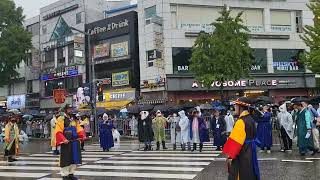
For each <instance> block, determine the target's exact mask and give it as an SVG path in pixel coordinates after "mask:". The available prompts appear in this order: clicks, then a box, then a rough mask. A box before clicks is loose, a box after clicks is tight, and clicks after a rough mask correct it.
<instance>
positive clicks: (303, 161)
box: [281, 159, 313, 163]
mask: <svg viewBox="0 0 320 180" xmlns="http://www.w3.org/2000/svg"><path fill="white" fill-rule="evenodd" d="M281 161H282V162H301V163H312V162H313V161H305V160H286V159H284V160H281Z"/></svg>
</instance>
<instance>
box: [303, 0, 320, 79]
mask: <svg viewBox="0 0 320 180" xmlns="http://www.w3.org/2000/svg"><path fill="white" fill-rule="evenodd" d="M307 6H308V7H309V9H310V10H311V11H312V12H313V14H314V19H313V22H314V25H313V26H309V25H307V26H305V27H304V34H303V35H302V36H301V38H302V39H303V40H304V42H305V43H306V45H307V46H308V47H309V48H310V51H309V52H305V54H304V56H303V57H302V62H303V63H304V64H305V65H306V66H307V68H308V69H310V70H311V71H312V72H314V73H317V74H319V73H320V0H312V1H311V2H310V4H308V5H307Z"/></svg>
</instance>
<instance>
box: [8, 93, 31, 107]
mask: <svg viewBox="0 0 320 180" xmlns="http://www.w3.org/2000/svg"><path fill="white" fill-rule="evenodd" d="M25 106H26V95H15V96H8V99H7V109H23V108H25Z"/></svg>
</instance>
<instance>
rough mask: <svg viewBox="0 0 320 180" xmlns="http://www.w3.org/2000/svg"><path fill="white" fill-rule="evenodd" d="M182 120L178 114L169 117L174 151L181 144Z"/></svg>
mask: <svg viewBox="0 0 320 180" xmlns="http://www.w3.org/2000/svg"><path fill="white" fill-rule="evenodd" d="M179 120H180V118H179V117H178V116H177V114H176V113H173V115H172V116H169V117H168V122H169V123H170V135H171V144H173V150H176V149H177V144H180V142H181V141H180V140H181V127H180V126H179Z"/></svg>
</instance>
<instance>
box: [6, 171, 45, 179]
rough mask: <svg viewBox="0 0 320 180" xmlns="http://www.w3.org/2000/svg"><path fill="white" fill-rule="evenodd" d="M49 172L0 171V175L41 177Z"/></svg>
mask: <svg viewBox="0 0 320 180" xmlns="http://www.w3.org/2000/svg"><path fill="white" fill-rule="evenodd" d="M48 175H49V173H20V172H0V177H15V178H18V177H21V178H41V177H43V176H48Z"/></svg>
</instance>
